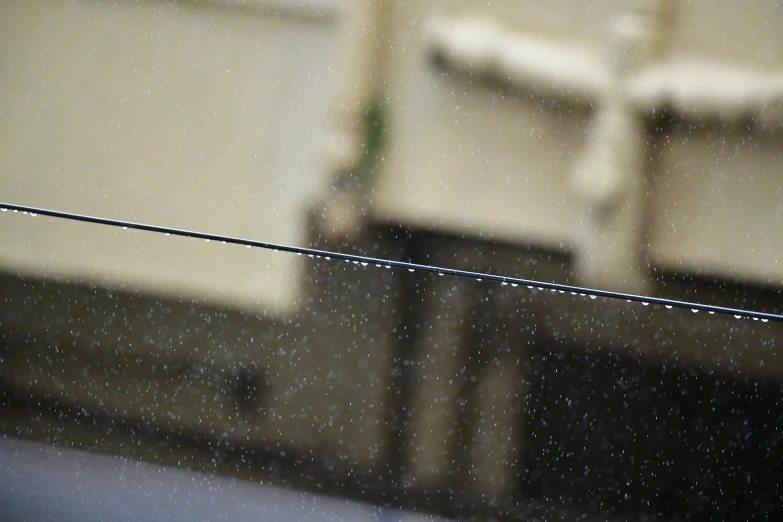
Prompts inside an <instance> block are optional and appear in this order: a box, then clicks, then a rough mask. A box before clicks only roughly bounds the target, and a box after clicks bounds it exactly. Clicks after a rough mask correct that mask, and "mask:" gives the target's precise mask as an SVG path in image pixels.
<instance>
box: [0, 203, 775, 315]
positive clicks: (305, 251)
mask: <svg viewBox="0 0 783 522" xmlns="http://www.w3.org/2000/svg"><path fill="white" fill-rule="evenodd" d="M0 210H2V211H3V212H7V211H9V210H10V211H13V212H21V213H23V214H29V215H32V216H36V215H40V216H48V217H54V218H60V219H68V220H71V221H81V222H84V223H94V224H97V225H107V226H112V227H120V228H124V229H128V230H130V229H132V230H143V231H146V232H158V233H160V234H165V235H168V236H182V237H192V238H197V239H203V240H206V241H216V242H220V243H224V244H234V245H244V246H246V247H257V248H265V249H269V250H277V251H280V252H291V253H294V254H299V255H308V256H311V257H317V258H324V259H338V260H341V261H350V262H352V263H357V264H362V265H365V266H367V265H375V266H377V267H386V268H399V269H403V270H408V271H409V272H430V273H433V274H438V275H450V276H455V277H466V278H470V279H475V280H477V281H494V282H498V283H500V284H501V285H504V286H505V285H510V286H513V287H516V286H520V285H524V286H527V287H528V288H531V289H538V290H551V291H553V292H559V293H566V292H569V293H571V294H574V295H582V296H586V297H591V298H596V297H606V298H609V299H625V300H626V301H632V302H638V303H642V304H644V305H648V304H655V305H661V306H665V307H666V308H688V309H690V310H691V311H693V312H700V311H703V312H707V313H709V314H726V315H733V316H734V317H736V318H737V319H741V318H749V319H753V320H755V321H759V320H760V321H762V322H768V321H780V322H783V315H781V314H770V313H766V312H756V311H753V310H742V309H739V308H728V307H724V306H715V305H708V304H703V303H690V302H687V301H677V300H675V299H664V298H661V297H646V296H641V295H635V294H625V293H622V292H612V291H609V290H595V289H591V288H583V287H579V286H572V285H563V284H559V283H546V282H543V281H534V280H531V279H521V278H518V277H506V276H499V275H492V274H483V273H480V272H468V271H465V270H454V269H452V268H441V267H436V266H430V265H419V264H416V263H406V262H403V261H392V260H388V259H375V258H372V257H364V256H357V255H353V254H342V253H339V252H329V251H325V250H316V249H312V248H305V247H295V246H289V245H280V244H276V243H268V242H266V241H255V240H252V239H242V238H237V237H230V236H222V235H218V234H207V233H205V232H195V231H192V230H183V229H178V228H169V227H161V226H157V225H146V224H144V223H133V222H131V221H120V220H116V219H107V218H101V217H95V216H87V215H83V214H72V213H69V212H60V211H57V210H49V209H44V208H36V207H29V206H26V205H15V204H12V203H2V202H0Z"/></svg>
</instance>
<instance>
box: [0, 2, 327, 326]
mask: <svg viewBox="0 0 783 522" xmlns="http://www.w3.org/2000/svg"><path fill="white" fill-rule="evenodd" d="M299 4H300V3H298V2H280V1H278V2H272V3H271V4H266V3H264V2H257V3H255V5H257V6H264V5H266V6H267V11H266V12H263V11H258V10H257V9H255V8H254V7H253V5H252V4H251V6H249V7H248V6H247V4H245V6H244V7H241V6H237V2H228V1H226V2H223V1H218V0H216V1H214V2H202V3H200V4H195V3H193V2H178V3H177V2H175V3H172V2H165V3H164V2H159V1H157V0H145V1H142V2H116V3H101V2H97V1H95V0H76V1H73V2H57V1H52V0H31V1H28V0H10V1H6V2H3V3H2V5H0V63H2V64H3V69H2V96H0V172H2V175H0V194H2V197H1V198H0V199H2V200H3V201H8V202H15V203H20V204H27V205H33V206H42V207H49V208H54V209H58V210H64V211H71V212H79V213H86V214H93V215H98V216H104V217H108V218H116V219H127V220H134V221H140V222H146V223H152V224H158V225H167V226H173V227H181V228H187V229H197V230H202V231H209V232H214V233H222V234H229V235H232V236H240V237H247V238H253V239H258V240H263V241H271V242H280V243H288V244H298V245H302V244H304V243H305V241H306V236H305V226H304V222H303V219H304V215H305V210H306V205H307V203H308V201H310V200H311V199H312V198H313V197H314V196H316V195H318V194H319V193H320V192H321V191H322V190H323V188H324V186H325V174H324V172H323V171H322V170H321V169H319V165H318V159H317V157H316V155H315V147H316V144H317V139H316V138H317V135H318V133H319V132H320V131H321V129H322V128H323V126H324V122H323V120H324V114H325V108H324V107H325V104H326V102H327V95H328V92H329V89H330V87H329V86H330V82H331V81H332V78H331V75H330V74H329V70H330V60H331V59H332V43H333V33H334V27H335V26H334V16H333V15H334V9H332V11H328V10H325V9H321V8H318V4H316V7H313V8H306V7H305V8H298V7H297V5H299ZM320 4H323V6H325V7H328V5H327V4H326V3H325V2H320ZM281 5H282V6H283V7H286V6H287V8H286V9H283V10H282V12H283V15H284V16H278V15H276V14H275V13H274V11H275V9H278V10H279V8H280V6H281ZM232 6H233V7H232ZM275 6H277V7H275ZM330 15H331V16H330ZM3 217H4V218H5V219H4V220H3V221H2V224H1V225H0V226H1V227H2V228H0V231H2V233H1V234H0V268H2V269H4V270H9V271H11V272H14V273H16V272H19V273H25V274H30V275H46V276H50V277H51V276H54V277H59V278H69V279H73V280H85V281H88V282H92V283H96V282H97V283H108V284H111V285H116V286H121V287H126V288H131V289H141V290H143V291H148V292H153V293H158V294H163V295H169V296H174V297H181V298H196V299H199V300H205V301H207V302H210V303H213V304H220V305H225V306H231V307H239V308H243V309H264V310H267V309H268V310H270V311H272V312H273V313H275V312H279V313H284V312H287V311H290V310H291V309H292V308H293V306H295V301H296V295H297V293H296V286H297V279H298V276H299V275H300V271H301V267H300V264H299V262H298V260H296V259H292V257H291V256H290V255H285V254H279V253H274V252H270V251H261V250H253V251H251V250H248V249H245V248H243V247H225V248H220V247H216V246H215V245H209V244H204V243H203V242H198V241H193V240H186V239H179V238H174V239H172V238H166V237H163V236H159V235H153V234H149V233H137V232H133V231H122V230H115V229H110V228H106V227H100V226H89V225H80V224H73V223H68V222H63V221H58V220H50V219H44V218H37V220H35V221H33V220H32V219H30V218H27V217H23V216H19V215H18V216H3Z"/></svg>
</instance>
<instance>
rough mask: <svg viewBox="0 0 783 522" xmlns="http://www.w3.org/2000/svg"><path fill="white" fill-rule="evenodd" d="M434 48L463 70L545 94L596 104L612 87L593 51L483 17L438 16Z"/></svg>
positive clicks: (431, 32)
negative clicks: (510, 27)
mask: <svg viewBox="0 0 783 522" xmlns="http://www.w3.org/2000/svg"><path fill="white" fill-rule="evenodd" d="M425 39H426V41H427V43H428V44H429V46H430V52H431V53H432V54H434V55H435V56H437V57H438V58H439V59H440V60H442V61H443V62H444V63H446V64H447V65H448V66H449V67H451V68H454V69H455V70H456V71H458V72H464V73H469V74H477V75H481V76H491V77H494V78H496V79H498V80H500V81H502V82H504V83H507V84H509V85H510V86H515V87H521V88H523V89H525V90H529V91H531V90H532V91H534V92H535V93H536V94H538V95H541V96H545V97H554V98H558V99H565V100H568V101H570V102H574V103H579V104H584V105H591V104H592V103H594V102H595V101H596V100H597V99H598V97H599V96H600V95H601V93H603V92H605V91H606V90H607V89H608V88H609V85H608V80H609V75H608V74H607V71H606V70H605V67H604V65H603V63H602V62H601V61H599V60H597V59H596V56H594V55H593V54H591V53H590V52H587V51H584V50H579V49H575V48H574V47H573V46H567V45H562V44H560V45H558V44H554V43H552V42H547V41H542V40H539V39H535V38H533V37H525V36H523V35H520V34H518V33H514V32H512V31H510V30H508V29H503V28H500V27H498V26H497V25H495V24H493V23H491V22H486V21H483V20H479V19H470V20H437V21H434V22H432V23H431V24H429V26H428V27H427V31H426V34H425Z"/></svg>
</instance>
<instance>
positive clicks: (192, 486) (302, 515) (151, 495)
mask: <svg viewBox="0 0 783 522" xmlns="http://www.w3.org/2000/svg"><path fill="white" fill-rule="evenodd" d="M0 520H2V521H3V522H17V521H25V522H28V521H29V522H33V521H34V522H38V521H49V520H51V521H63V522H70V521H77V520H78V521H98V520H100V521H112V522H114V521H128V522H136V521H142V522H143V521H170V520H172V521H173V520H176V521H199V522H200V521H212V520H230V521H244V520H248V521H249V520H254V521H257V520H264V521H299V520H301V521H327V520H328V521H339V520H344V521H357V522H360V521H362V522H363V521H368V522H369V521H410V522H414V521H419V520H433V519H432V518H424V517H420V516H416V515H410V514H405V513H401V512H397V511H392V510H385V509H381V508H378V507H375V506H372V505H368V504H359V503H355V502H349V501H345V500H339V499H333V498H329V497H324V496H318V495H313V494H307V493H301V492H297V491H292V490H285V489H281V488H277V487H272V486H264V485H261V484H256V483H251V482H246V481H241V480H237V479H232V478H226V477H219V476H214V475H208V474H202V473H192V472H189V471H185V470H182V469H178V468H166V467H160V466H154V465H151V464H146V463H142V462H138V461H133V460H128V459H122V458H118V457H112V456H107V455H101V454H96V453H88V452H83V451H77V450H69V449H63V448H55V447H52V446H48V445H44V444H39V443H33V442H26V441H20V440H16V439H12V438H0Z"/></svg>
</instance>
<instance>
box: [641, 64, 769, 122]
mask: <svg viewBox="0 0 783 522" xmlns="http://www.w3.org/2000/svg"><path fill="white" fill-rule="evenodd" d="M626 89H627V91H626V92H627V95H628V97H629V98H630V100H631V101H632V103H634V104H635V106H636V109H637V110H638V111H640V112H643V113H646V114H650V113H652V112H653V111H654V110H664V109H665V110H670V111H672V112H673V113H675V114H677V115H679V116H681V117H683V118H684V119H687V120H694V119H695V120H717V121H722V122H725V123H742V122H745V121H747V120H749V119H750V120H753V121H756V122H758V123H760V124H762V125H763V126H769V127H778V126H779V125H780V123H779V121H780V119H781V117H783V73H759V72H756V71H753V70H751V69H747V68H745V69H741V68H733V67H727V66H718V65H713V64H709V63H705V62H700V61H697V60H694V59H690V60H687V59H677V60H672V61H670V62H667V63H662V64H659V65H655V66H651V67H648V68H646V69H643V70H641V71H639V72H637V73H635V74H634V75H633V76H631V77H629V78H628V80H627V83H626Z"/></svg>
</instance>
